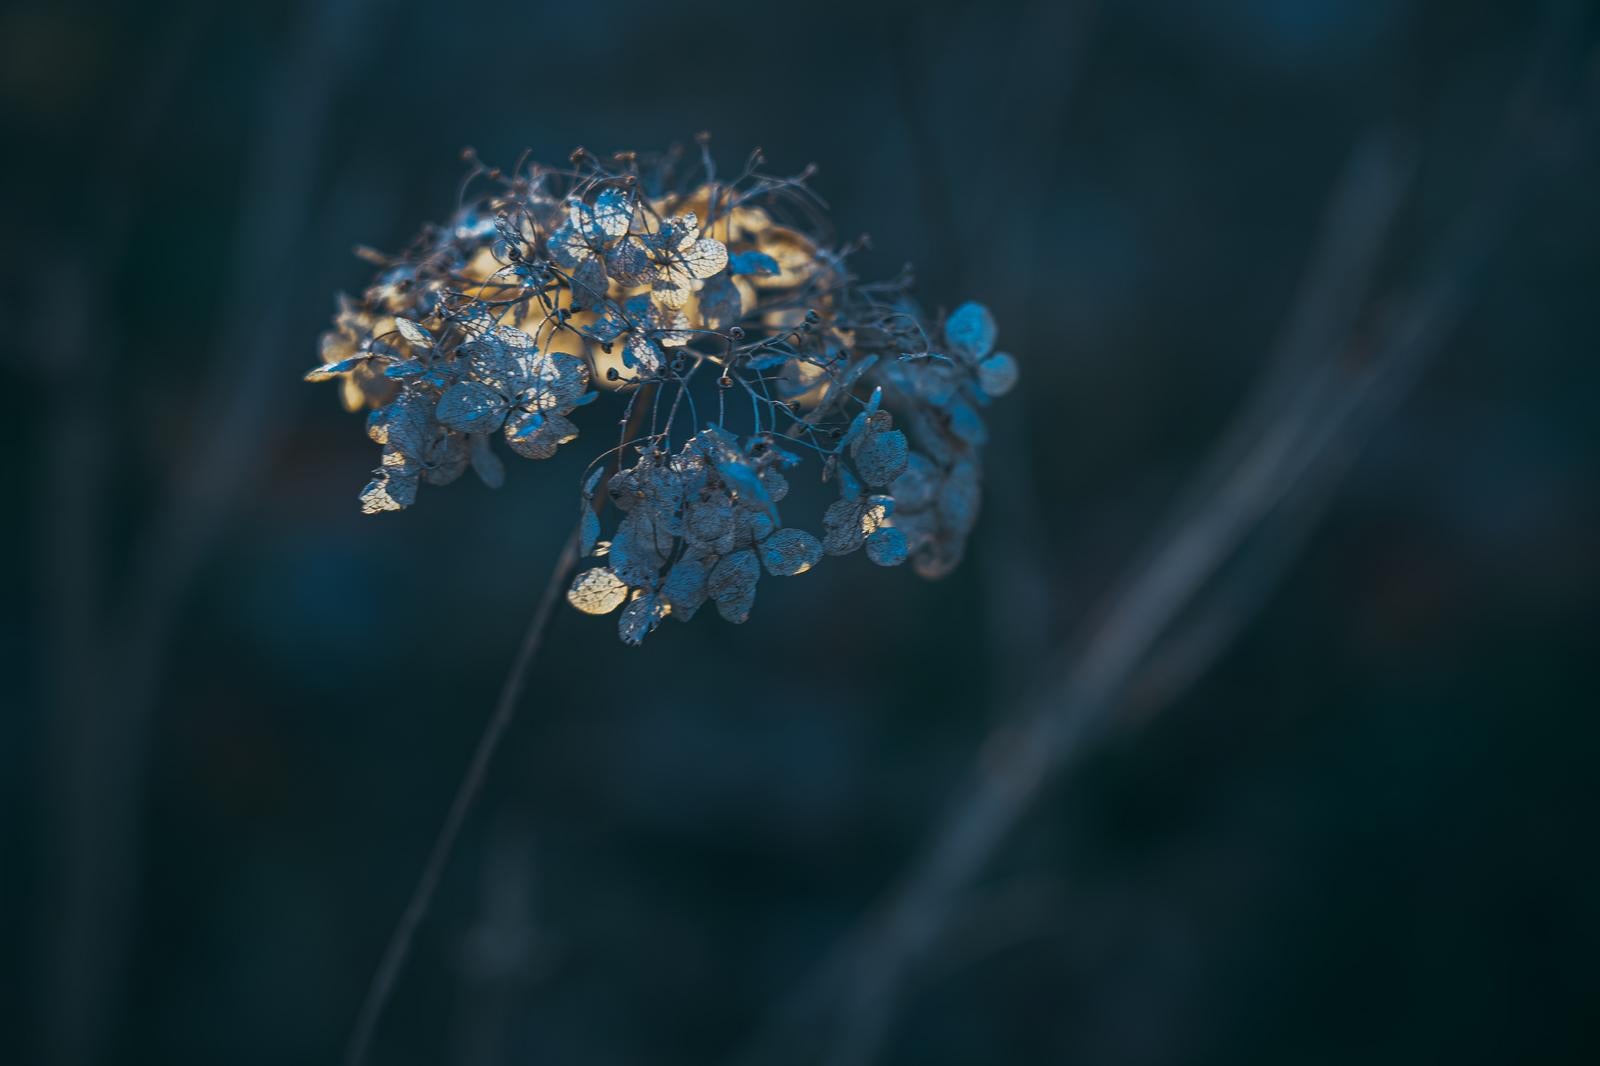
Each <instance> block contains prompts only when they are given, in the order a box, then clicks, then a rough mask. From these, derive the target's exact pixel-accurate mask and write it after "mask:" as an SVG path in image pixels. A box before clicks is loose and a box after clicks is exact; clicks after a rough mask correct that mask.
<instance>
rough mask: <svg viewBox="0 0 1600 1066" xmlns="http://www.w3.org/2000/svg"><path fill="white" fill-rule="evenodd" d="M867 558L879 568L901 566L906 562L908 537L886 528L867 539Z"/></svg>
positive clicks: (892, 528) (893, 529)
mask: <svg viewBox="0 0 1600 1066" xmlns="http://www.w3.org/2000/svg"><path fill="white" fill-rule="evenodd" d="M867 558H868V559H871V560H872V561H873V562H875V563H877V564H878V565H879V566H899V565H900V564H901V563H903V562H905V561H906V535H905V534H904V533H902V532H901V531H900V530H899V529H897V528H895V527H894V526H884V527H883V528H881V529H879V530H878V531H877V532H876V533H874V534H872V536H870V537H868V538H867Z"/></svg>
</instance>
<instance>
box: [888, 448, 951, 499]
mask: <svg viewBox="0 0 1600 1066" xmlns="http://www.w3.org/2000/svg"><path fill="white" fill-rule="evenodd" d="M938 491H939V468H938V467H937V466H936V465H934V462H933V460H932V459H929V458H928V457H927V456H926V455H923V454H922V453H921V452H912V453H911V454H910V456H909V457H908V458H907V462H906V469H905V473H903V474H901V475H900V476H899V477H897V478H895V480H894V484H893V485H891V486H890V488H889V492H890V495H892V496H893V497H894V500H895V504H896V507H897V509H898V510H900V511H920V510H922V509H923V508H924V507H927V506H928V505H929V504H930V503H932V502H933V498H934V495H935V494H936V493H937V492H938Z"/></svg>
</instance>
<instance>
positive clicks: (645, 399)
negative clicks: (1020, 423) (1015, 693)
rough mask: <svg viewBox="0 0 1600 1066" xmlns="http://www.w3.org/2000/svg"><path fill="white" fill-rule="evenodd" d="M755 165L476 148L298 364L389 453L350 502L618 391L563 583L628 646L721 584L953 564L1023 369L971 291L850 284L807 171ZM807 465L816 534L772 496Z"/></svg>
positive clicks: (934, 571)
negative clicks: (928, 305) (939, 305)
mask: <svg viewBox="0 0 1600 1066" xmlns="http://www.w3.org/2000/svg"><path fill="white" fill-rule="evenodd" d="M759 163H760V157H759V155H757V156H752V158H751V160H750V161H749V162H748V163H747V164H746V166H745V167H744V169H743V170H742V172H740V173H739V174H738V176H737V177H735V178H733V179H732V180H723V179H719V177H718V175H717V173H716V169H715V166H714V164H713V163H712V161H711V159H710V155H709V152H707V151H706V150H705V149H704V147H703V146H702V150H701V151H700V153H699V154H698V156H697V157H694V158H692V161H690V162H689V163H687V164H686V162H685V157H683V156H681V155H679V154H675V153H674V154H668V155H665V156H662V157H654V158H644V157H640V156H637V155H634V154H632V153H623V154H619V155H618V156H616V157H614V158H613V159H611V160H608V161H601V160H599V159H597V158H595V157H594V156H593V155H591V154H589V153H587V152H584V151H582V150H580V151H579V152H577V153H574V155H573V159H572V162H571V165H570V166H567V167H560V168H556V167H545V166H540V165H537V164H534V165H529V164H526V163H524V164H520V165H519V166H518V167H517V168H515V169H514V170H513V171H511V172H509V173H507V172H501V171H498V170H491V169H487V168H484V167H483V166H481V165H479V164H476V162H475V161H474V172H473V175H472V177H473V179H474V181H473V182H472V183H471V185H476V186H477V187H478V189H479V191H478V192H477V193H476V194H475V195H474V196H473V197H472V198H470V199H468V200H467V201H466V202H465V203H464V205H463V206H462V207H461V208H460V209H459V210H458V211H457V212H456V214H455V217H454V218H453V219H452V220H451V221H450V222H449V223H448V224H447V225H444V226H429V227H427V228H426V229H425V230H424V231H423V232H422V234H421V235H420V236H419V237H418V238H417V240H416V241H415V242H414V243H413V245H412V246H411V247H410V248H409V249H408V250H407V251H406V252H404V253H403V254H401V255H399V256H395V257H385V256H380V255H378V254H377V253H371V252H368V253H364V254H365V255H366V256H367V257H368V258H369V259H371V260H373V261H374V262H375V263H376V264H377V265H378V266H379V267H380V272H379V274H378V276H377V278H376V280H375V281H374V282H373V284H372V286H371V287H370V288H368V289H367V291H366V292H365V293H364V294H363V296H362V297H361V299H359V300H350V299H348V298H344V299H341V301H340V306H339V310H338V314H337V315H336V317H335V319H334V328H333V329H332V330H330V331H329V332H328V333H327V334H325V335H324V337H323V341H322V355H323V359H324V362H323V364H322V365H321V366H318V367H317V368H316V369H314V370H312V371H311V372H310V373H309V374H307V375H306V377H307V379H308V380H311V381H323V380H336V381H338V382H339V385H340V388H341V391H342V397H343V400H344V403H345V405H346V407H347V408H349V409H350V410H352V411H356V410H363V409H365V410H367V411H368V412H369V413H368V415H367V435H368V436H369V437H370V438H371V439H372V440H373V441H374V442H376V443H377V444H378V445H380V452H379V465H378V467H377V469H376V470H375V471H374V472H373V476H372V480H371V481H370V482H369V483H368V484H367V486H366V488H365V489H364V490H363V491H362V493H361V505H362V509H363V510H364V511H366V512H367V513H369V514H371V513H378V512H381V511H393V510H400V509H402V508H405V507H409V506H411V504H413V503H414V502H415V501H416V498H417V493H418V491H419V488H420V486H421V485H423V484H428V485H444V484H448V483H449V482H451V481H454V480H455V479H456V478H458V477H460V476H461V475H462V474H463V473H465V471H466V470H467V468H468V467H471V468H472V469H473V470H474V471H475V472H476V473H477V474H478V476H479V477H480V478H482V479H483V480H484V481H485V482H486V483H488V484H489V485H491V486H495V487H498V486H499V485H500V484H502V483H503V482H504V479H505V470H504V466H503V464H502V462H501V459H500V458H499V454H498V447H499V445H497V444H496V443H495V439H496V438H497V437H498V438H499V439H500V440H501V441H502V442H503V444H504V446H505V447H506V448H508V449H509V450H510V451H511V452H513V453H514V454H516V455H520V456H522V457H524V458H528V459H547V458H550V457H551V456H553V455H555V454H556V452H557V449H559V448H560V446H561V445H564V444H568V443H570V442H572V441H574V440H577V439H578V436H579V426H578V421H577V420H576V412H577V409H578V408H580V407H583V406H585V405H588V404H590V403H592V402H593V401H595V400H596V399H599V398H601V397H602V395H609V396H610V397H611V399H610V400H609V401H608V403H610V404H611V405H613V406H614V407H615V408H616V410H615V411H614V412H613V418H608V417H605V416H600V417H597V418H596V419H595V420H594V422H593V425H592V429H591V430H590V431H591V432H597V431H598V432H604V431H605V430H606V428H607V427H608V426H609V427H615V426H617V425H619V424H620V426H621V434H620V436H619V437H618V438H617V439H616V440H615V442H614V443H612V442H610V441H607V442H606V445H605V446H603V447H602V448H601V449H599V450H598V451H599V454H598V455H596V456H595V457H594V459H593V461H592V462H591V463H590V469H589V472H588V474H587V475H586V477H585V478H584V481H583V487H582V491H581V493H580V498H581V504H580V510H579V541H580V543H579V547H580V550H581V554H582V556H583V557H584V559H585V560H592V565H589V566H588V568H587V569H584V570H582V571H581V572H579V573H578V575H577V577H576V578H575V579H574V581H573V583H572V586H571V588H570V590H569V591H568V594H567V598H568V600H569V602H571V603H572V604H573V606H575V607H577V608H578V609H579V610H581V611H584V612H586V613H589V614H607V613H610V612H613V611H617V610H619V609H620V615H619V631H620V634H621V637H622V639H623V641H624V642H626V643H629V644H637V643H639V642H640V641H642V640H643V639H644V637H645V635H646V634H648V633H649V632H650V631H651V630H652V629H654V628H655V627H656V626H657V625H658V624H659V623H660V622H661V621H662V620H663V619H666V618H675V619H677V620H679V621H688V620H689V619H690V618H691V617H693V616H694V614H695V613H696V612H697V611H699V610H700V609H701V608H702V607H704V606H705V605H706V604H707V603H710V604H712V605H713V606H714V607H715V609H716V611H717V613H718V614H720V615H721V616H722V617H723V618H725V619H727V620H729V621H731V622H743V621H744V620H745V619H746V618H748V617H749V615H750V611H751V608H752V607H753V605H754V603H755V597H756V586H757V584H758V582H759V580H760V578H761V575H762V574H763V573H766V574H770V575H774V576H779V577H787V576H792V575H795V574H803V573H805V572H806V571H807V570H810V569H811V568H813V567H814V566H816V565H817V563H818V562H819V561H820V560H821V559H822V557H823V556H825V555H847V554H850V553H852V552H854V551H857V550H864V551H865V552H866V555H867V556H868V558H870V559H871V560H872V561H873V562H874V563H877V564H879V565H881V566H894V565H897V564H899V563H901V562H904V561H906V560H907V559H909V560H911V563H912V565H913V567H914V568H915V569H916V571H917V572H918V573H919V574H921V575H922V576H924V577H930V578H932V577H939V576H942V575H943V574H945V573H948V572H949V571H950V570H951V569H952V568H953V567H954V566H955V565H956V564H957V563H958V562H959V561H960V559H961V555H962V551H963V549H964V546H965V544H966V540H967V536H968V534H969V533H970V532H971V530H972V526H973V523H974V522H975V521H976V519H977V515H978V507H979V500H980V496H981V482H982V478H981V466H980V461H979V460H980V450H981V448H982V446H983V444H984V441H985V438H986V428H985V424H984V420H983V416H982V411H983V409H984V407H985V406H986V405H987V404H988V403H989V402H990V400H992V399H993V398H995V397H997V396H1000V395H1002V394H1004V393H1005V392H1007V391H1009V390H1010V389H1011V387H1012V386H1013V385H1014V384H1015V383H1016V379H1017V367H1016V363H1015V361H1014V360H1013V359H1012V358H1011V356H1009V355H1007V354H1005V353H1003V352H996V351H995V350H994V348H995V323H994V320H993V318H992V317H991V316H990V314H989V312H988V311H987V310H986V309H985V308H983V307H982V306H980V305H978V304H973V303H968V304H964V305H962V306H961V307H959V308H957V309H956V310H955V311H954V312H953V313H952V314H950V315H949V316H947V317H945V318H944V319H943V321H942V322H939V323H937V324H934V323H930V322H928V321H927V320H926V319H925V318H924V317H923V316H922V314H921V312H920V311H919V309H918V308H917V306H916V305H915V304H914V303H913V302H912V301H911V299H910V297H909V294H908V288H909V278H905V277H902V278H901V279H898V280H896V281H892V282H887V283H877V284H868V283H864V282H862V281H860V280H859V279H858V278H856V277H855V276H854V275H853V274H852V273H851V271H850V268H849V266H848V258H849V256H850V255H851V254H852V253H853V252H854V251H856V250H857V248H856V247H855V246H845V247H831V246H829V245H828V244H827V243H826V241H825V240H824V239H823V237H822V235H821V234H822V233H823V229H824V225H825V216H824V214H823V212H822V210H821V205H820V203H819V202H818V201H817V200H816V199H815V198H814V197H813V196H812V195H811V193H810V192H809V190H808V189H807V188H806V185H805V183H804V178H805V175H801V176H799V177H791V178H780V177H773V176H769V175H766V174H763V173H761V172H760V171H759V169H758V166H759ZM469 187H470V185H469ZM804 470H810V471H812V476H814V477H819V478H820V480H821V482H823V483H824V484H825V485H828V486H830V489H829V491H830V492H836V493H837V499H834V500H832V502H831V503H826V504H823V503H821V502H820V501H819V503H818V506H817V507H816V508H815V510H817V511H820V514H819V515H818V521H817V522H816V524H815V525H814V526H813V530H814V531H813V530H808V529H806V528H803V527H802V526H799V525H796V526H786V525H784V523H783V520H782V516H781V515H780V511H779V505H780V504H782V503H784V501H785V498H786V497H787V496H788V494H789V488H790V479H791V478H793V477H796V476H798V475H799V474H800V473H801V472H802V471H804ZM607 527H609V528H610V530H611V532H610V535H609V537H605V536H603V534H604V533H605V530H606V529H607Z"/></svg>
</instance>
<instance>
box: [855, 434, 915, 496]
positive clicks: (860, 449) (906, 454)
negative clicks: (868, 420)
mask: <svg viewBox="0 0 1600 1066" xmlns="http://www.w3.org/2000/svg"><path fill="white" fill-rule="evenodd" d="M910 456H911V450H910V447H909V445H908V444H907V443H906V435H905V434H904V433H902V432H900V431H899V430H898V429H891V430H888V431H886V432H880V433H866V434H863V435H862V436H860V437H858V438H856V442H855V443H854V444H853V445H851V447H850V457H851V458H852V459H854V460H855V464H856V470H857V471H858V472H859V473H860V474H861V480H863V481H865V482H866V483H867V484H868V485H871V486H872V487H873V488H883V487H884V486H886V485H888V484H889V483H890V482H891V481H893V480H894V479H895V478H897V477H899V476H900V475H901V474H903V473H905V471H906V464H907V463H908V462H909V460H910Z"/></svg>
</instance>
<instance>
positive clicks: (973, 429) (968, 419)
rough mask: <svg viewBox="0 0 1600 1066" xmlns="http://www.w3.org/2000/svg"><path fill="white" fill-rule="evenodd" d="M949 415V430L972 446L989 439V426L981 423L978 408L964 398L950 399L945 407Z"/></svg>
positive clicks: (981, 417) (981, 419)
mask: <svg viewBox="0 0 1600 1066" xmlns="http://www.w3.org/2000/svg"><path fill="white" fill-rule="evenodd" d="M945 411H946V413H947V414H948V415H949V417H950V432H952V433H954V434H955V435H956V436H957V437H960V438H961V439H962V440H963V441H965V442H966V443H967V444H970V445H972V446H973V447H974V448H976V447H978V446H980V445H982V444H983V443H984V442H985V441H987V440H988V439H989V427H988V426H986V425H984V424H983V416H982V415H980V414H979V413H978V409H977V408H976V407H973V406H972V405H971V404H970V403H967V402H966V401H965V400H951V401H950V403H949V404H948V405H946V407H945Z"/></svg>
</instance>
